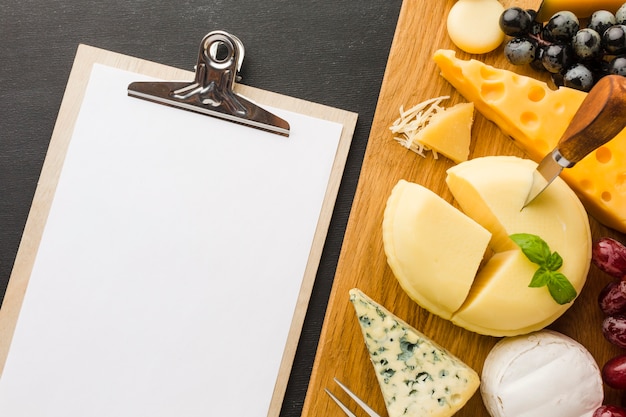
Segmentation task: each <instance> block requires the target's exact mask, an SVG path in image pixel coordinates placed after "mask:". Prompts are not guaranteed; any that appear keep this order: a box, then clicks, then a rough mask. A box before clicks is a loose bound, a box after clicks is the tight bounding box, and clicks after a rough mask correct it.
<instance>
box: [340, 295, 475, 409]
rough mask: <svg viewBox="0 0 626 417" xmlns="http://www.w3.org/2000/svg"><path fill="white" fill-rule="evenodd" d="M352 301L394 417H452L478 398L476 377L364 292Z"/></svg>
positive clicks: (458, 361) (443, 350) (467, 367)
mask: <svg viewBox="0 0 626 417" xmlns="http://www.w3.org/2000/svg"><path fill="white" fill-rule="evenodd" d="M350 301H351V302H352V304H353V306H354V309H355V311H356V315H357V317H358V319H359V324H360V325H361V330H362V332H363V337H364V339H365V344H366V345H367V349H368V351H369V354H370V359H371V361H372V364H373V366H374V370H375V372H376V377H377V378H378V383H379V384H380V388H381V391H382V394H383V397H384V399H385V404H386V406H387V412H388V414H389V417H401V416H405V417H406V416H431V417H449V416H452V415H453V414H454V413H456V412H457V411H458V410H459V409H461V407H463V406H464V405H465V403H466V402H467V401H468V400H469V399H470V398H471V397H472V396H473V395H474V393H475V392H476V390H477V389H478V386H479V385H480V379H479V376H478V374H477V373H476V371H474V370H473V369H472V368H470V367H469V366H467V365H466V364H465V363H463V362H462V361H461V360H460V359H458V358H457V357H455V356H454V355H452V354H451V353H450V352H448V351H447V350H446V349H444V348H442V347H441V346H439V345H437V344H436V343H435V342H433V341H432V340H430V339H429V338H428V337H426V336H425V335H423V334H422V333H420V332H419V331H417V330H415V329H414V328H413V327H411V326H410V325H409V324H407V323H406V322H404V321H403V320H401V319H400V318H398V317H396V316H395V315H394V314H392V313H391V312H389V311H388V310H387V309H385V308H384V307H383V306H381V305H380V304H378V303H376V302H375V301H373V300H372V299H371V298H369V297H368V296H366V295H365V294H364V293H363V292H362V291H360V290H359V289H356V288H354V289H352V290H350Z"/></svg>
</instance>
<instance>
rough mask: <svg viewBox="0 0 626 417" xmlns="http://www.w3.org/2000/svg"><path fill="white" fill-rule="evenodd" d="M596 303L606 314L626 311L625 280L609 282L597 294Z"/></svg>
mask: <svg viewBox="0 0 626 417" xmlns="http://www.w3.org/2000/svg"><path fill="white" fill-rule="evenodd" d="M598 305H599V306H600V310H602V312H603V313H604V314H606V315H607V316H612V315H614V314H622V313H626V281H622V280H614V281H611V282H609V283H608V284H607V285H606V286H605V287H604V288H603V289H602V290H601V291H600V294H599V295H598Z"/></svg>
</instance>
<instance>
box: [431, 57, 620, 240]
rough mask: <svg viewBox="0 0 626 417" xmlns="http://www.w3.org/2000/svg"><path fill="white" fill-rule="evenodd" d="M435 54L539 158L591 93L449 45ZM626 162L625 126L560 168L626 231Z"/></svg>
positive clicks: (447, 73) (602, 216) (462, 89)
mask: <svg viewBox="0 0 626 417" xmlns="http://www.w3.org/2000/svg"><path fill="white" fill-rule="evenodd" d="M434 60H435V62H436V63H437V65H438V66H439V68H440V70H441V75H442V76H443V77H444V78H445V79H446V80H447V81H448V82H450V84H452V85H453V86H454V87H455V88H456V89H457V91H458V92H459V93H461V95H463V97H465V99H466V100H468V101H471V102H473V103H474V105H475V106H476V109H477V110H478V111H479V112H480V113H481V114H482V115H483V116H485V117H486V118H487V119H489V120H491V121H492V122H494V123H496V124H497V125H498V127H499V128H500V129H501V130H502V131H503V132H504V133H505V134H506V135H508V136H510V137H511V138H513V140H515V142H516V143H517V144H518V145H519V146H520V147H521V148H522V149H523V150H524V151H525V152H526V153H527V154H528V156H529V157H530V158H531V159H533V160H534V161H536V162H539V161H540V160H541V159H542V158H543V157H544V156H545V155H546V154H548V153H549V152H550V151H552V149H554V147H555V146H556V145H557V143H558V142H559V140H560V138H561V136H562V134H563V133H564V132H565V130H566V128H567V126H568V125H569V123H570V121H571V120H572V118H573V117H574V114H575V113H576V111H577V110H578V108H579V107H580V104H581V103H582V101H583V100H584V98H585V97H586V94H587V93H584V92H582V91H578V90H574V89H571V88H566V87H561V88H558V89H556V90H553V89H551V88H549V87H548V85H547V84H546V83H544V82H541V81H539V80H537V79H534V78H531V77H526V76H523V75H520V74H516V73H514V72H511V71H507V70H504V69H499V68H494V67H492V66H489V65H486V64H484V63H483V62H480V61H478V60H475V59H472V60H468V61H465V60H461V59H458V58H456V54H455V52H454V51H451V50H438V51H437V52H435V54H434ZM625 167H626V130H625V131H622V132H621V133H620V134H619V135H617V136H616V137H615V138H614V139H613V140H611V141H610V142H608V143H607V144H605V145H604V146H601V147H600V148H598V149H597V150H596V151H594V152H592V153H591V154H589V155H587V156H586V157H585V158H583V159H582V160H581V161H580V162H578V163H577V164H576V165H575V166H574V167H572V168H568V169H565V170H563V172H562V173H561V177H562V178H563V179H564V180H565V181H566V182H567V183H568V184H569V186H570V187H571V188H572V189H573V190H574V191H575V192H576V194H577V195H578V197H579V198H580V199H581V201H582V202H583V204H584V205H585V207H586V209H587V210H588V211H589V213H590V214H591V215H592V216H594V217H595V218H596V219H597V220H599V221H600V222H602V223H604V224H605V225H607V226H609V227H612V228H614V229H616V230H618V231H620V232H623V233H626V210H624V207H626V168H625Z"/></svg>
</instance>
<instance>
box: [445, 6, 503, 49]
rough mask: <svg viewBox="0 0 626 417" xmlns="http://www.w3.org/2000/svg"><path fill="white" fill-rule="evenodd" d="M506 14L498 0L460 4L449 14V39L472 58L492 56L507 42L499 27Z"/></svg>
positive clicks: (447, 26)
mask: <svg viewBox="0 0 626 417" xmlns="http://www.w3.org/2000/svg"><path fill="white" fill-rule="evenodd" d="M502 12H504V6H503V5H502V4H501V3H500V2H499V1H498V0H458V1H457V2H456V3H455V4H454V5H453V6H452V8H451V9H450V12H449V13H448V18H447V20H446V28H447V31H448V35H449V36H450V39H451V40H452V42H454V44H455V45H456V46H458V47H459V48H460V49H462V50H463V51H465V52H468V53H470V54H485V53H487V52H491V51H493V50H494V49H496V48H497V47H498V46H499V45H500V44H501V43H502V41H503V40H504V32H502V30H501V29H500V24H499V21H500V15H501V14H502Z"/></svg>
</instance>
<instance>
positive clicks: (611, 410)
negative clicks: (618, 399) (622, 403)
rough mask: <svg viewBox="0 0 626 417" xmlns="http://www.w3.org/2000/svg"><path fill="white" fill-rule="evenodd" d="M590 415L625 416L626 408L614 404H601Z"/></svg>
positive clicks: (600, 416) (593, 416) (602, 416)
mask: <svg viewBox="0 0 626 417" xmlns="http://www.w3.org/2000/svg"><path fill="white" fill-rule="evenodd" d="M591 417H626V410H624V409H623V408H621V407H617V406H615V405H603V406H600V407H599V408H598V409H597V410H596V411H594V413H593V415H592V416H591Z"/></svg>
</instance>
